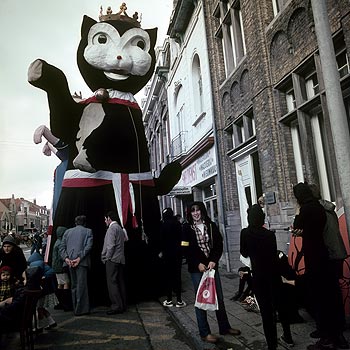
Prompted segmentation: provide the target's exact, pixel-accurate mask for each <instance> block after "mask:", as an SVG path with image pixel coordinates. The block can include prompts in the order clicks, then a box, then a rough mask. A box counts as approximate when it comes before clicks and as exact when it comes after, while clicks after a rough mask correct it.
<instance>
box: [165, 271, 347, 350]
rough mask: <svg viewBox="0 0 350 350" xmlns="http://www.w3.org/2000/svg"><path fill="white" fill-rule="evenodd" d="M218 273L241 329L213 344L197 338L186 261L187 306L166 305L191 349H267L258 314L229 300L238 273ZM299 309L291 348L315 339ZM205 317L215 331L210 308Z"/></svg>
mask: <svg viewBox="0 0 350 350" xmlns="http://www.w3.org/2000/svg"><path fill="white" fill-rule="evenodd" d="M220 276H221V283H222V287H223V293H224V299H225V306H226V311H227V315H228V318H229V321H230V324H231V326H232V327H233V328H238V329H240V330H241V332H242V334H241V335H240V336H237V337H233V336H220V338H221V339H220V342H219V343H218V344H217V345H216V346H214V345H212V344H208V343H205V342H203V341H202V340H201V338H200V336H199V333H198V327H197V321H196V316H195V311H194V306H193V305H194V299H195V296H194V292H193V287H192V282H191V280H190V275H189V273H188V271H187V265H183V268H182V290H183V293H182V298H183V300H184V301H185V302H186V303H187V306H186V307H184V308H176V307H170V308H166V309H167V310H168V312H169V313H170V314H171V315H172V316H173V317H174V319H175V321H176V322H177V324H178V326H179V327H180V328H181V329H182V331H183V332H184V333H185V334H187V336H188V337H189V338H190V339H191V341H192V344H193V346H194V347H195V349H198V350H199V349H220V350H223V349H225V350H229V349H238V348H239V349H241V350H244V349H252V350H260V349H267V346H266V342H265V337H264V332H263V328H262V322H261V316H260V314H257V313H255V312H248V311H246V310H245V309H244V307H243V305H242V304H241V303H240V302H238V301H231V300H229V299H230V298H231V297H232V296H233V295H234V294H235V292H236V291H237V290H238V284H239V277H238V275H237V274H236V273H232V272H230V273H228V272H226V271H225V270H223V269H220ZM163 299H164V298H163ZM163 299H162V300H163ZM299 313H300V315H301V316H302V317H303V318H304V320H305V322H304V323H298V324H292V325H291V330H292V335H293V340H294V343H295V346H294V347H293V350H294V349H295V350H304V349H306V347H307V345H309V344H313V343H315V342H316V341H317V339H316V340H315V339H312V338H310V337H309V334H310V333H311V332H312V331H314V330H315V323H314V321H313V320H312V319H311V317H310V316H309V314H308V313H307V312H306V311H304V310H300V312H299ZM208 320H209V324H210V327H211V331H212V333H213V334H216V335H219V330H218V326H217V322H216V318H215V313H214V312H208ZM277 326H278V336H279V337H280V336H281V334H282V328H281V325H280V323H278V324H277ZM344 336H345V338H346V339H347V340H348V341H350V329H349V324H347V329H346V331H345V332H344ZM285 348H286V347H285V346H283V345H282V344H280V345H279V349H281V350H283V349H285Z"/></svg>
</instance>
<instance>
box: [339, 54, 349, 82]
mask: <svg viewBox="0 0 350 350" xmlns="http://www.w3.org/2000/svg"><path fill="white" fill-rule="evenodd" d="M336 60H337V66H338V72H339V76H340V78H342V77H345V75H347V74H349V61H348V56H347V54H346V52H345V51H344V52H342V53H340V54H339V55H337V56H336Z"/></svg>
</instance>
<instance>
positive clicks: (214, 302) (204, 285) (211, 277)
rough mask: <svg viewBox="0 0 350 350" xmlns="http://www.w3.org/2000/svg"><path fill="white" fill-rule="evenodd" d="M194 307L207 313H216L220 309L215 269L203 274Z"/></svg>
mask: <svg viewBox="0 0 350 350" xmlns="http://www.w3.org/2000/svg"><path fill="white" fill-rule="evenodd" d="M194 306H195V307H198V308H199V309H202V310H206V311H215V310H218V309H219V304H218V297H217V294H216V286H215V270H214V269H212V270H207V271H205V272H203V275H202V278H201V281H200V282H199V286H198V290H197V293H196V301H195V303H194Z"/></svg>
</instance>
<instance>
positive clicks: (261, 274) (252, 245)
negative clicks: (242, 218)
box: [240, 204, 293, 350]
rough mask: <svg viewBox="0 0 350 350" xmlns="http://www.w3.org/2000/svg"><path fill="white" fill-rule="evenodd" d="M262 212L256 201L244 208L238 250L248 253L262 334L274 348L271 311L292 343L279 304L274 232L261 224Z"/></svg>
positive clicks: (283, 338) (284, 314)
mask: <svg viewBox="0 0 350 350" xmlns="http://www.w3.org/2000/svg"><path fill="white" fill-rule="evenodd" d="M264 221H265V214H264V212H263V211H262V209H261V207H260V205H258V204H254V205H253V206H252V207H251V208H249V209H248V227H247V228H244V229H243V230H242V232H241V246H240V251H241V254H242V255H243V256H244V257H245V258H247V257H249V258H250V260H251V265H252V276H253V292H254V294H255V297H256V299H257V302H258V305H259V308H260V313H261V317H262V321H263V328H264V334H265V338H266V342H267V346H268V349H269V350H275V349H277V327H276V319H275V311H278V313H279V317H280V321H281V324H282V328H283V335H282V337H281V340H282V341H283V342H284V343H287V344H289V345H291V346H292V345H293V340H292V335H291V332H290V324H289V320H288V317H287V314H286V312H284V311H285V308H282V307H281V306H282V303H281V300H280V299H281V298H283V296H282V295H280V293H279V292H280V290H281V284H282V279H281V275H280V271H279V262H278V255H277V243H276V236H275V234H274V232H272V231H270V230H267V229H266V228H265V227H263V225H264Z"/></svg>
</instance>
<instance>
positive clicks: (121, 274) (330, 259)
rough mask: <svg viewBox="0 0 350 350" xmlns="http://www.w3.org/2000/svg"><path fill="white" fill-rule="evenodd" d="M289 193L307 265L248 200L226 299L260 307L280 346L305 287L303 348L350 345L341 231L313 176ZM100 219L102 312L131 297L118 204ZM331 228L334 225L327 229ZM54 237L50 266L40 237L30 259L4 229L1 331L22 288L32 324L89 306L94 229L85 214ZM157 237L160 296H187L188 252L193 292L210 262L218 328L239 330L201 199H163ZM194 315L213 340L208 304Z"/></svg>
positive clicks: (19, 303)
mask: <svg viewBox="0 0 350 350" xmlns="http://www.w3.org/2000/svg"><path fill="white" fill-rule="evenodd" d="M293 193H294V195H295V198H296V200H297V203H298V210H297V214H296V216H295V220H294V223H293V225H292V228H291V230H292V232H293V235H295V236H300V237H302V241H303V254H304V260H305V273H304V275H303V276H299V275H297V273H296V271H294V270H293V268H292V267H291V265H290V264H289V262H288V257H287V256H286V254H285V253H284V252H282V251H281V250H278V248H277V241H276V235H275V232H274V231H273V230H270V229H269V224H268V223H267V221H266V218H265V213H264V205H263V204H262V202H261V201H259V202H258V204H254V205H252V206H251V207H250V208H249V209H248V211H247V218H248V227H246V228H243V229H242V231H241V235H240V253H241V257H242V259H241V261H242V262H244V264H245V265H244V266H242V267H241V268H239V270H238V274H239V277H240V283H239V289H238V291H237V292H236V293H235V294H234V295H233V297H232V298H231V300H232V301H234V302H242V303H245V304H246V305H247V306H249V307H248V308H247V310H249V309H250V310H251V311H252V310H254V311H257V312H259V313H260V315H261V318H262V324H263V331H264V334H265V338H266V344H267V348H268V349H269V350H276V349H277V346H278V336H277V326H276V322H277V320H278V321H279V322H280V323H281V326H282V330H283V332H282V334H281V336H280V338H279V341H280V342H281V343H283V344H284V345H285V346H288V347H292V346H293V345H294V340H293V338H292V332H291V325H292V324H293V323H297V322H303V321H304V320H303V319H302V317H301V316H300V314H299V312H298V309H299V307H300V306H301V305H302V302H301V301H299V300H298V297H297V296H298V295H301V296H302V299H303V303H304V305H303V306H305V307H306V309H307V311H309V313H310V315H311V316H312V317H313V318H314V319H315V323H316V327H317V329H316V330H315V331H314V332H313V334H312V336H313V337H317V338H319V340H318V341H317V342H316V343H315V344H311V345H309V346H308V347H307V349H308V350H322V349H330V350H332V349H336V348H339V349H347V348H348V347H349V345H348V342H347V341H346V339H345V338H344V336H343V333H342V330H343V329H344V326H345V313H344V307H343V301H342V295H341V291H340V286H339V281H338V280H339V277H340V275H341V266H342V262H343V260H344V259H345V258H346V256H347V254H346V250H345V247H344V246H342V240H341V239H339V235H340V233H339V228H338V222H337V218H336V214H335V212H334V205H333V204H332V203H330V202H327V201H324V200H322V199H321V197H320V194H319V190H318V188H317V186H314V185H308V184H307V183H300V184H298V185H296V186H294V188H293ZM330 204H332V205H330ZM327 213H328V214H327ZM327 215H328V216H327ZM334 215H335V216H334ZM335 218H336V219H335ZM104 220H105V224H106V234H105V238H104V244H103V248H102V251H101V261H102V262H103V264H105V273H106V281H107V284H106V288H107V290H108V295H109V299H110V309H109V310H108V311H107V312H106V313H107V314H108V315H114V314H120V313H124V312H125V311H126V310H127V305H128V300H127V289H126V285H125V253H124V246H125V242H126V241H127V240H128V236H127V233H126V231H125V229H123V228H122V227H121V226H120V224H119V223H118V215H117V213H116V212H113V211H110V212H108V213H107V214H106V216H105V218H104ZM334 220H335V221H334ZM337 229H338V231H337ZM332 230H333V231H334V233H333V234H332V233H330V232H331V231H332ZM326 236H327V237H326ZM336 236H337V237H336ZM56 238H57V239H56V241H55V244H54V246H53V248H52V266H50V265H48V264H47V263H45V262H44V258H43V256H44V254H43V249H42V245H43V244H42V242H41V241H39V239H37V240H36V241H35V244H34V245H33V247H32V250H31V255H30V257H29V258H28V260H26V259H25V256H24V254H23V251H22V249H21V248H20V247H18V246H17V244H16V242H15V240H14V238H13V237H12V236H10V235H9V236H7V237H5V238H4V240H3V243H2V248H1V250H0V332H3V331H6V330H7V329H9V328H11V327H12V326H13V325H15V324H16V322H18V319H19V318H20V317H21V314H22V312H23V308H24V293H23V291H24V290H25V289H40V290H41V296H40V298H39V300H38V303H37V317H38V331H42V330H43V329H46V330H50V329H51V328H54V327H56V326H57V323H56V321H55V320H54V319H53V317H52V315H51V313H50V309H51V308H54V309H62V310H64V311H72V312H73V313H74V315H76V316H81V315H87V314H89V313H90V311H91V306H90V302H89V288H88V276H89V273H88V272H89V268H90V265H91V259H90V252H91V249H92V247H93V233H92V230H91V229H89V228H88V227H86V217H85V216H84V215H80V216H77V217H76V218H75V227H73V228H66V227H62V226H59V227H57V229H56ZM160 238H161V244H160V250H161V251H160V252H159V258H160V259H161V261H162V265H163V268H164V269H163V271H164V285H165V289H164V295H165V296H166V299H165V300H164V301H163V305H164V306H165V307H172V306H175V307H178V308H182V307H185V306H187V304H186V302H185V301H184V300H183V299H182V295H181V291H182V283H181V273H182V272H181V271H182V265H183V264H184V262H185V263H186V264H187V267H188V272H189V274H190V277H191V280H192V284H193V291H194V293H195V294H197V292H198V290H199V288H200V284H201V280H202V276H203V274H204V272H206V271H212V270H214V271H215V274H214V279H215V288H216V297H217V307H216V310H215V314H216V319H217V323H218V328H219V333H220V334H221V335H226V334H229V335H233V336H238V335H240V334H241V331H240V330H239V329H235V328H232V327H231V325H230V323H229V319H228V316H227V313H226V309H225V304H224V297H223V290H222V285H221V279H220V273H219V268H218V267H219V261H220V259H221V256H222V253H223V238H222V235H221V233H220V231H219V229H218V226H217V225H216V224H215V222H213V221H212V220H211V219H210V217H209V216H208V213H207V210H206V207H205V204H204V203H203V202H201V201H196V202H193V203H191V204H190V205H189V206H188V208H187V216H186V218H185V220H183V219H182V217H181V216H180V215H179V214H177V215H174V212H173V210H172V209H171V208H165V209H164V210H163V212H162V223H161V229H160ZM174 296H175V298H176V301H175V302H174V301H173V297H174ZM325 300H327V303H325V302H324V301H325ZM253 306H254V308H253ZM195 315H196V319H197V325H198V330H199V334H200V336H201V338H202V340H203V341H205V342H209V343H217V342H218V341H219V338H218V336H216V335H214V334H212V332H211V329H210V326H209V323H208V319H207V311H206V310H205V309H203V308H201V307H197V306H196V307H195ZM0 335H1V334H0Z"/></svg>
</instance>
